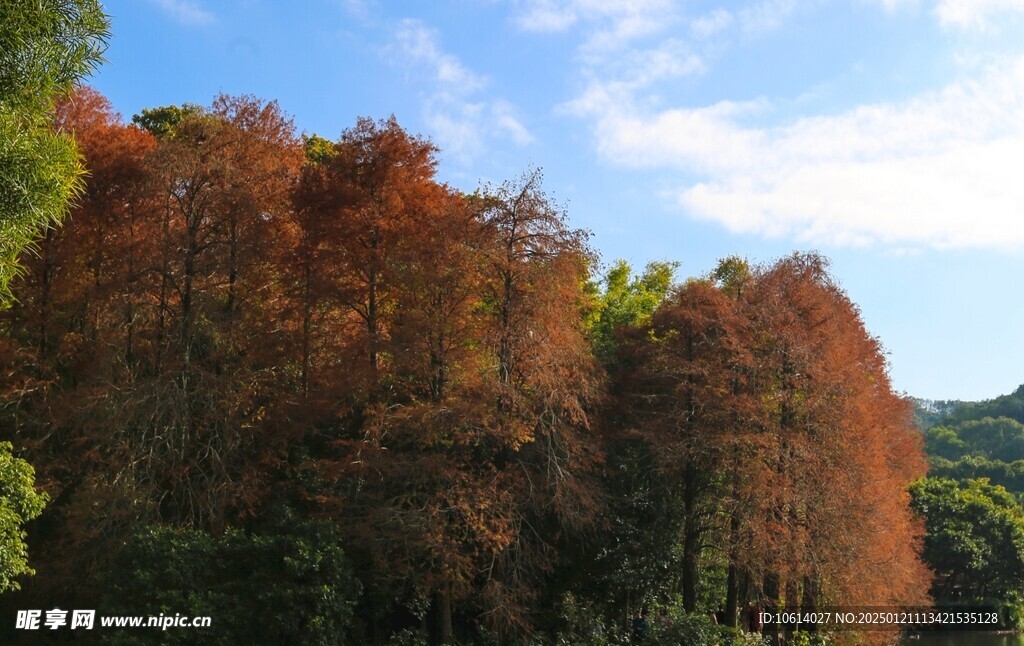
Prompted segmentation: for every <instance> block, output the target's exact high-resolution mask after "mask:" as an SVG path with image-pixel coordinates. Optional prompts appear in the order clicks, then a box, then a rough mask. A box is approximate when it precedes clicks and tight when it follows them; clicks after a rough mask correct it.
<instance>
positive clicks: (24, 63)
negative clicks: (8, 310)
mask: <svg viewBox="0 0 1024 646" xmlns="http://www.w3.org/2000/svg"><path fill="white" fill-rule="evenodd" d="M107 30H108V21H107V18H106V16H105V15H104V14H103V11H102V9H101V7H100V4H99V2H98V1H97V0H38V1H36V2H4V3H3V4H0V306H3V305H4V304H5V303H6V302H7V301H8V299H9V297H10V295H11V294H10V292H9V291H8V283H9V282H10V280H11V278H12V277H13V276H14V275H15V274H16V272H17V267H18V265H17V258H18V255H19V254H20V253H21V250H22V249H23V248H24V247H25V246H26V245H28V244H30V243H31V242H32V241H33V240H34V239H35V238H36V237H37V236H38V235H39V234H40V233H41V232H42V231H43V230H44V229H46V228H47V227H49V226H51V225H52V224H53V223H54V222H56V221H58V220H59V219H60V218H61V217H62V216H63V215H64V213H65V212H66V210H67V206H68V201H69V199H70V198H71V197H72V196H73V195H74V194H76V192H78V191H79V190H80V189H81V180H80V177H81V175H82V173H83V168H82V165H81V163H80V160H79V158H78V154H77V152H76V150H75V144H74V141H73V140H72V139H71V137H69V136H68V134H67V133H62V132H55V131H54V129H53V128H52V127H51V124H50V121H49V117H50V111H51V106H52V100H53V98H54V96H58V95H63V94H65V93H67V92H68V91H70V90H71V88H72V87H73V86H74V84H75V83H76V82H78V81H79V80H81V79H82V78H83V77H84V76H86V75H88V73H89V72H90V71H91V70H92V69H93V67H94V66H95V65H96V64H97V63H98V62H99V60H100V56H101V55H102V53H103V51H104V49H105V48H106V38H107V34H108V31H107Z"/></svg>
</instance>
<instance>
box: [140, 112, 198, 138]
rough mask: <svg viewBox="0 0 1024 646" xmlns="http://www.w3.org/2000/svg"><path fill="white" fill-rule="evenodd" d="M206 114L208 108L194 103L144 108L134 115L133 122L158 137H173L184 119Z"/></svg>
mask: <svg viewBox="0 0 1024 646" xmlns="http://www.w3.org/2000/svg"><path fill="white" fill-rule="evenodd" d="M204 114H206V109H205V108H203V107H202V106H200V105H196V104H194V103H183V104H182V105H165V106H161V107H159V108H143V109H142V112H140V113H139V114H136V115H134V116H133V117H132V123H134V124H135V125H137V126H138V127H140V128H142V129H143V130H145V131H147V132H149V133H150V134H151V135H153V136H154V137H156V138H158V139H162V138H165V137H167V138H173V137H174V136H175V135H176V134H177V132H178V126H179V125H180V124H181V122H182V121H185V120H186V119H190V118H192V117H198V116H202V115H204Z"/></svg>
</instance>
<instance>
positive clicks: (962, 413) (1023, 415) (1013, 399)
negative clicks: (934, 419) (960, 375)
mask: <svg viewBox="0 0 1024 646" xmlns="http://www.w3.org/2000/svg"><path fill="white" fill-rule="evenodd" d="M986 417H993V418H1000V417H1009V418H1010V419H1013V420H1016V421H1018V422H1020V423H1021V424H1024V384H1022V385H1020V386H1018V387H1017V390H1015V391H1013V392H1012V393H1010V394H1009V395H1000V396H999V397H996V398H995V399H989V400H986V401H982V402H963V403H962V404H961V405H959V406H956V407H954V408H953V409H952V410H950V411H949V413H948V414H947V415H946V418H945V419H943V420H941V421H942V423H943V424H945V425H947V426H953V425H956V424H959V423H961V422H966V421H971V420H980V419H984V418H986Z"/></svg>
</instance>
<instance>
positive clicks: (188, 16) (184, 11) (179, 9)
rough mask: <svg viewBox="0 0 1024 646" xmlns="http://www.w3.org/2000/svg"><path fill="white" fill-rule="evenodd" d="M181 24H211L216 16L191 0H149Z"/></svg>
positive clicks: (215, 19)
mask: <svg viewBox="0 0 1024 646" xmlns="http://www.w3.org/2000/svg"><path fill="white" fill-rule="evenodd" d="M150 2H152V3H153V4H155V5H156V6H158V7H160V8H161V9H163V11H164V12H165V13H167V14H168V15H170V16H171V18H173V19H174V20H176V21H177V22H179V23H181V24H183V25H196V26H202V25H211V24H213V23H215V22H216V21H217V17H216V16H215V15H213V13H211V12H210V11H207V10H206V9H204V8H203V7H201V6H200V5H199V4H198V3H196V2H193V0H150Z"/></svg>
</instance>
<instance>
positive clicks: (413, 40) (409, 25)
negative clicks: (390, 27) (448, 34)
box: [395, 20, 486, 93]
mask: <svg viewBox="0 0 1024 646" xmlns="http://www.w3.org/2000/svg"><path fill="white" fill-rule="evenodd" d="M395 40H396V43H397V45H398V50H399V51H400V52H401V53H402V54H403V55H404V56H405V57H406V58H407V59H408V60H409V61H410V62H411V63H413V64H415V65H419V66H424V67H426V68H427V69H429V70H430V72H431V74H432V75H433V77H434V79H435V80H436V81H437V82H438V83H440V84H442V85H444V86H446V87H448V88H451V89H454V90H456V91H458V92H460V93H469V92H473V91H475V90H478V89H480V88H481V87H483V85H484V84H485V83H486V80H485V79H484V78H483V77H481V76H478V75H476V74H474V73H473V72H471V71H469V69H467V68H466V67H465V66H464V65H463V64H462V62H461V61H460V60H459V59H458V58H457V57H456V56H453V55H452V54H447V53H445V52H443V51H441V48H440V47H439V46H438V43H437V32H435V31H434V30H432V29H429V28H428V27H427V26H426V25H424V24H423V23H421V22H419V21H417V20H403V21H402V23H401V25H400V26H399V28H398V31H397V33H396V35H395Z"/></svg>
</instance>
